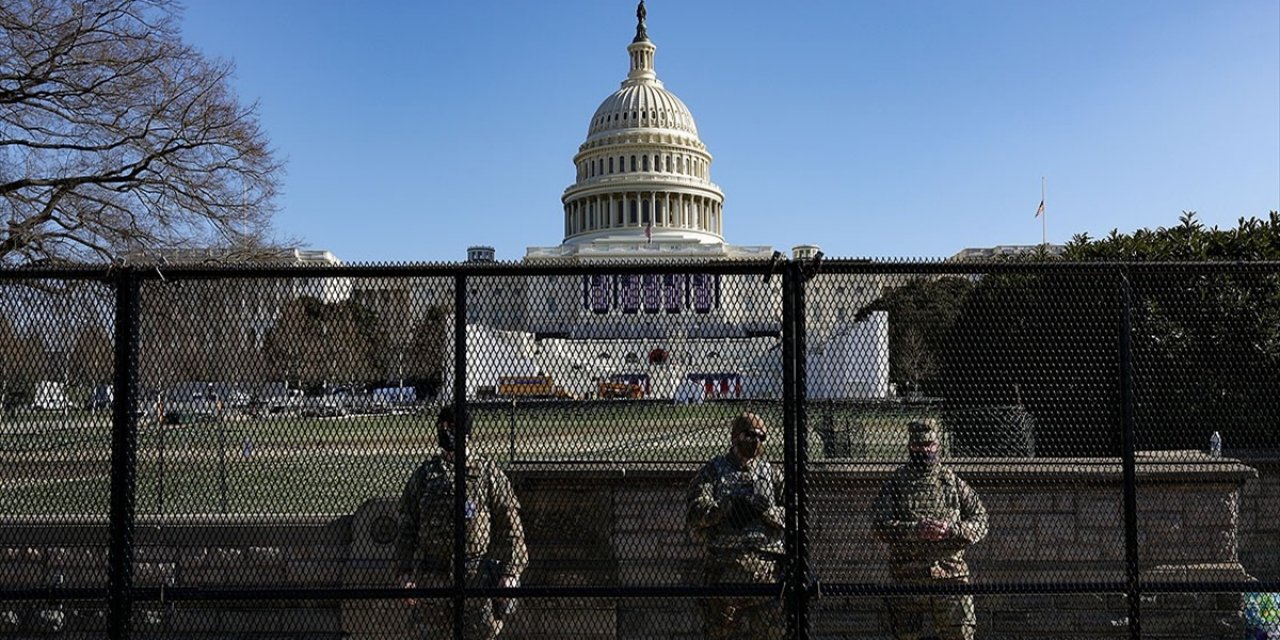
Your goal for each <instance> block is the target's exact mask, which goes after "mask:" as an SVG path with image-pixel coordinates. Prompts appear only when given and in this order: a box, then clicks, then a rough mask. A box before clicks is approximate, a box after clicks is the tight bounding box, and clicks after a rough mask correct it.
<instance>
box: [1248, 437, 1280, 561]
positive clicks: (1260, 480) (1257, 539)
mask: <svg viewBox="0 0 1280 640" xmlns="http://www.w3.org/2000/svg"><path fill="white" fill-rule="evenodd" d="M1241 461H1242V462H1244V463H1245V464H1247V465H1249V466H1250V467H1253V468H1254V469H1257V471H1258V477H1257V478H1256V479H1253V480H1250V481H1248V482H1246V483H1245V485H1244V488H1243V489H1242V490H1241V491H1240V561H1241V563H1243V564H1244V566H1245V568H1246V569H1247V570H1248V571H1249V574H1250V575H1252V576H1253V577H1255V578H1257V579H1259V580H1268V581H1271V582H1276V581H1280V548H1277V547H1280V455H1274V454H1273V455H1270V456H1263V455H1249V456H1246V457H1243V458H1242V460H1241Z"/></svg>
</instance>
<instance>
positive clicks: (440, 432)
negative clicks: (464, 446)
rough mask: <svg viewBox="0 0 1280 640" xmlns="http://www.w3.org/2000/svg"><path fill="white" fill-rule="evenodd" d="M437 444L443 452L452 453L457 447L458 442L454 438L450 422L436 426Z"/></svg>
mask: <svg viewBox="0 0 1280 640" xmlns="http://www.w3.org/2000/svg"><path fill="white" fill-rule="evenodd" d="M436 442H437V443H438V444H439V445H440V449H441V450H443V451H449V452H452V451H453V450H454V448H455V447H457V440H455V439H454V437H453V425H452V424H450V423H448V422H441V423H438V424H437V425H436Z"/></svg>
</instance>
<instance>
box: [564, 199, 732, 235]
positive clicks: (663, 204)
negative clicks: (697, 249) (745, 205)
mask: <svg viewBox="0 0 1280 640" xmlns="http://www.w3.org/2000/svg"><path fill="white" fill-rule="evenodd" d="M722 206H723V204H722V201H721V200H720V199H719V198H717V197H714V196H709V195H699V194H693V193H682V192H672V191H665V190H635V191H622V192H614V193H605V194H597V195H590V196H584V197H582V198H578V199H575V200H571V201H569V202H566V203H565V208H564V216H565V217H564V233H565V238H566V240H567V239H569V238H572V237H573V236H578V235H582V234H594V233H599V232H602V231H611V230H632V231H634V230H637V229H639V230H643V229H644V228H646V227H650V225H652V227H651V229H652V231H662V230H676V231H696V232H703V233H709V234H712V235H716V236H720V235H722V234H723V231H722V226H721V213H722Z"/></svg>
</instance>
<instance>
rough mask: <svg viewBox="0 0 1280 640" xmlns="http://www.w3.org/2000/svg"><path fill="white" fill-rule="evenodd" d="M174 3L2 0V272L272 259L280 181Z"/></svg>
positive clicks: (252, 126) (250, 117)
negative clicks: (191, 259) (216, 258)
mask: <svg viewBox="0 0 1280 640" xmlns="http://www.w3.org/2000/svg"><path fill="white" fill-rule="evenodd" d="M178 12H179V9H178V7H177V5H176V4H175V2H174V1H173V0H0V265H3V264H18V263H25V262H30V261H41V262H47V261H106V260H114V259H118V258H121V257H124V256H127V255H129V254H131V253H132V254H139V253H141V254H143V255H155V254H157V253H159V252H162V251H163V250H165V249H167V248H172V247H189V246H210V247H217V246H223V245H227V244H228V243H236V244H238V245H239V246H249V245H256V246H260V247H270V246H271V245H272V244H273V243H272V232H271V228H270V221H271V218H272V216H273V215H274V213H275V211H276V209H275V204H274V202H275V197H276V194H277V192H278V189H279V181H280V178H281V175H282V173H283V168H282V165H281V163H280V162H279V161H277V160H276V159H275V153H274V151H273V150H272V149H271V147H270V144H269V142H268V140H267V137H266V135H265V133H264V132H263V131H262V129H261V127H260V125H259V123H258V114H257V105H256V104H253V103H250V104H247V105H246V104H241V103H240V102H239V99H238V97H237V96H236V95H235V93H234V92H233V91H232V89H231V87H230V79H231V77H232V74H233V73H234V67H233V66H232V65H231V64H230V63H228V62H225V61H219V60H210V59H206V58H205V57H204V56H202V55H201V54H200V53H199V52H197V51H196V50H194V49H193V48H191V47H190V46H188V45H187V44H185V43H183V42H182V40H181V38H180V37H179V32H178V28H177V19H178V17H179V13H178Z"/></svg>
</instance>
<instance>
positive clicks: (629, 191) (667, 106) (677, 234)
mask: <svg viewBox="0 0 1280 640" xmlns="http://www.w3.org/2000/svg"><path fill="white" fill-rule="evenodd" d="M636 17H637V25H636V36H635V39H634V40H632V42H631V44H630V45H628V46H627V54H628V56H629V57H630V61H631V66H630V71H629V72H628V73H627V77H626V79H625V80H623V82H622V86H621V87H620V88H619V89H618V90H617V91H615V92H614V93H613V94H612V95H610V96H609V97H607V98H605V99H604V101H603V102H601V103H600V106H599V108H597V109H596V111H595V114H594V115H592V116H591V122H590V124H589V126H588V128H587V139H586V141H585V142H583V143H582V145H581V146H580V147H579V148H578V153H577V155H575V156H574V159H573V161H574V165H575V166H576V167H577V178H576V180H575V182H574V183H573V184H572V185H570V186H569V188H567V189H565V191H564V196H563V197H562V198H561V200H562V202H563V203H564V241H563V246H565V247H566V248H571V247H573V246H582V245H592V246H595V247H597V248H601V247H605V246H608V245H622V244H631V245H633V246H634V245H635V244H637V243H643V244H646V245H654V244H657V245H659V247H667V248H670V249H672V250H673V251H675V250H678V248H679V247H691V246H696V245H723V244H724V237H723V235H722V234H723V220H722V217H721V214H722V206H723V204H724V194H723V193H722V192H721V191H720V187H718V186H716V185H715V184H714V183H712V182H711V154H710V153H709V152H708V151H707V148H706V146H705V145H704V144H702V140H700V139H699V138H698V127H697V125H696V124H695V123H694V119H693V114H692V113H691V112H690V111H689V108H688V107H687V106H685V104H684V102H682V101H681V100H680V98H677V97H676V96H675V94H673V93H671V92H670V91H668V90H667V89H666V88H665V87H664V86H663V85H662V81H660V80H658V74H657V72H656V71H655V70H654V64H653V61H654V53H655V52H656V51H657V47H656V46H654V44H653V43H652V42H650V41H649V36H648V32H647V27H646V24H645V17H646V11H645V7H644V2H643V1H642V2H641V3H640V6H639V8H638V9H637V11H636ZM707 248H709V247H707Z"/></svg>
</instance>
